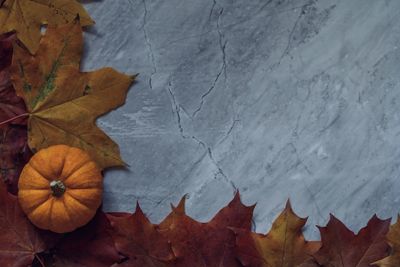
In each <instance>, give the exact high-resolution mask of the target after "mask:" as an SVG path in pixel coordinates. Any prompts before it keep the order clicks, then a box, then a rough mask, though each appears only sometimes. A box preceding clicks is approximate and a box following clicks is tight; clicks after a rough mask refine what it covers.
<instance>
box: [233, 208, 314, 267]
mask: <svg viewBox="0 0 400 267" xmlns="http://www.w3.org/2000/svg"><path fill="white" fill-rule="evenodd" d="M306 221H307V219H303V218H300V217H298V216H297V215H296V214H295V213H294V212H293V210H292V207H291V206H290V202H289V201H288V202H287V204H286V208H285V209H284V211H283V212H282V213H281V214H280V215H279V216H278V218H277V219H276V220H275V222H274V223H273V225H272V228H271V230H270V232H269V233H268V234H267V235H263V234H256V233H252V232H249V231H245V230H242V229H233V230H234V232H235V233H236V251H237V255H238V257H239V259H240V261H241V262H242V264H243V265H244V266H251V267H278V266H279V267H295V266H306V265H301V264H304V263H305V262H306V261H309V260H311V259H312V254H314V253H315V252H316V251H317V250H318V249H319V247H320V244H319V242H308V241H306V240H305V239H304V236H303V234H302V229H303V227H304V225H305V224H306Z"/></svg>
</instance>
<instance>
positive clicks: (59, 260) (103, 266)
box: [53, 211, 121, 267]
mask: <svg viewBox="0 0 400 267" xmlns="http://www.w3.org/2000/svg"><path fill="white" fill-rule="evenodd" d="M110 229H111V226H110V222H109V221H108V219H107V217H106V215H105V214H104V213H103V212H102V211H98V213H97V214H96V216H95V218H94V219H93V220H92V221H91V222H89V223H88V224H87V225H86V226H84V227H82V228H79V229H78V230H76V231H74V232H72V233H69V234H67V235H65V236H64V237H63V238H62V239H61V240H60V241H59V243H58V244H57V245H56V246H55V247H54V248H53V259H54V262H53V266H54V267H64V266H65V267H75V266H76V267H86V266H87V267H91V266H96V267H109V266H111V265H112V264H114V263H117V262H119V260H121V256H120V255H119V254H118V252H117V250H116V248H115V246H114V241H113V239H112V237H111V234H110Z"/></svg>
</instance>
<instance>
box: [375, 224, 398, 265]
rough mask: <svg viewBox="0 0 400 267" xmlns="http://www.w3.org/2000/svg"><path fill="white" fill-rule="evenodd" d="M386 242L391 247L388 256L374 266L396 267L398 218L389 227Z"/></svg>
mask: <svg viewBox="0 0 400 267" xmlns="http://www.w3.org/2000/svg"><path fill="white" fill-rule="evenodd" d="M386 240H387V242H388V243H389V245H390V246H391V247H392V251H391V253H390V255H389V256H388V257H386V258H384V259H382V260H380V261H377V262H374V263H373V264H374V265H378V266H380V267H398V266H400V217H398V218H397V222H396V223H395V224H393V225H391V226H390V230H389V233H388V234H387V235H386Z"/></svg>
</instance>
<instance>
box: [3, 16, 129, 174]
mask: <svg viewBox="0 0 400 267" xmlns="http://www.w3.org/2000/svg"><path fill="white" fill-rule="evenodd" d="M82 47H83V36H82V28H81V26H80V24H79V22H77V21H75V22H74V23H71V24H68V25H64V26H60V27H57V28H56V27H50V28H49V29H48V31H47V34H46V35H45V36H44V37H43V38H42V40H41V42H40V48H39V50H38V53H37V54H36V55H35V56H32V55H30V54H29V53H28V52H27V51H26V50H25V49H23V48H21V47H19V46H17V45H16V46H15V48H14V57H13V62H12V68H11V69H12V81H13V84H14V86H15V89H16V91H17V94H18V95H20V96H21V97H22V98H23V99H24V100H25V103H26V105H27V109H28V112H29V121H28V142H29V146H30V148H31V149H32V150H33V151H35V150H39V149H42V148H45V147H48V146H51V145H56V144H66V145H69V146H74V147H79V148H82V149H84V150H86V151H87V152H88V153H89V154H90V155H91V156H92V158H93V159H94V160H96V162H97V163H98V164H99V166H100V167H102V168H106V167H111V166H121V165H123V164H124V163H123V161H122V160H121V157H120V154H119V148H118V145H117V144H116V143H114V142H113V141H112V140H111V139H110V138H109V137H108V136H107V135H106V134H105V133H104V132H103V131H101V130H100V129H99V128H98V127H97V126H96V124H95V120H96V118H97V117H99V116H101V115H103V114H105V113H107V112H108V111H110V110H112V109H114V108H116V107H118V106H120V105H122V104H123V103H124V102H125V98H126V94H127V91H128V89H129V87H130V85H131V84H132V82H133V80H134V77H133V76H127V75H124V74H121V73H118V72H117V71H115V70H113V69H111V68H104V69H100V70H97V71H94V72H89V73H82V72H80V70H79V66H80V57H81V52H82Z"/></svg>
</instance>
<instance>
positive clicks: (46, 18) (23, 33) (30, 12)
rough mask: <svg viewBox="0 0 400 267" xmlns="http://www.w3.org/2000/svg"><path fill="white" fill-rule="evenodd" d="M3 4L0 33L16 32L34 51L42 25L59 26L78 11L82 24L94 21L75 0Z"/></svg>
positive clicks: (8, 0) (20, 0) (7, 1)
mask: <svg viewBox="0 0 400 267" xmlns="http://www.w3.org/2000/svg"><path fill="white" fill-rule="evenodd" d="M2 2H3V4H2V5H1V7H0V34H2V33H6V32H11V31H15V32H16V33H17V36H18V39H19V40H20V41H21V42H22V43H23V44H24V45H25V46H26V48H28V50H29V51H30V52H31V53H32V54H33V53H35V52H36V51H37V49H38V47H39V41H40V38H41V26H42V25H47V24H48V25H60V24H67V23H69V22H71V21H73V20H74V19H75V18H76V16H77V15H78V14H79V17H80V18H81V22H82V26H87V25H92V24H93V23H94V22H93V20H92V19H91V18H90V16H89V15H88V14H87V12H86V11H85V9H84V8H83V7H82V5H81V4H79V3H78V2H77V1H76V0H5V1H2Z"/></svg>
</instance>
